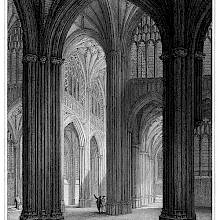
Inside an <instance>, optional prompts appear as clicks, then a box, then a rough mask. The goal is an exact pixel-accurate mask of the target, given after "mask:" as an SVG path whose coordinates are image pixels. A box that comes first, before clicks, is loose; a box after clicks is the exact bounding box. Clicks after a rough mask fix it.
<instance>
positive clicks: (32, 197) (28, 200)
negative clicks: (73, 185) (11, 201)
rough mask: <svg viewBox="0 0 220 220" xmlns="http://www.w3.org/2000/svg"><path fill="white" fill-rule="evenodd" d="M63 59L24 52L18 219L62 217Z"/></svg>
mask: <svg viewBox="0 0 220 220" xmlns="http://www.w3.org/2000/svg"><path fill="white" fill-rule="evenodd" d="M61 64H62V59H57V58H47V57H38V56H36V55H33V54H27V55H25V56H24V74H23V210H22V213H21V217H20V219H21V220H26V219H48V220H49V219H64V217H63V215H62V212H61V200H62V198H61V197H62V193H61V147H60V145H61V140H60V139H61V132H60V126H61V125H60V81H61V71H60V67H61Z"/></svg>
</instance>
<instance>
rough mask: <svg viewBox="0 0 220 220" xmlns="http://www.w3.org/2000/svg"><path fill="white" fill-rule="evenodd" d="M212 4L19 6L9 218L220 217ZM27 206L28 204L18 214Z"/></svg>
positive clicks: (12, 6)
mask: <svg viewBox="0 0 220 220" xmlns="http://www.w3.org/2000/svg"><path fill="white" fill-rule="evenodd" d="M211 11H212V5H211V1H210V0H206V1H204V0H199V1H198V0H197V1H195V0H192V1H190V2H188V1H187V2H186V1H181V0H177V1H174V0H169V1H168V0H164V1H160V0H154V1H152V0H146V1H142V0H140V1H139V0H131V1H127V0H93V1H89V0H86V1H81V0H75V1H69V0H63V1H60V0H57V1H51V0H42V1H25V0H20V1H18V0H14V1H12V0H8V59H7V60H8V72H7V76H8V77H7V79H8V80H7V82H8V84H7V88H8V100H7V104H8V111H7V112H8V115H7V117H8V135H7V137H8V144H7V153H8V158H7V161H8V163H7V170H8V176H7V177H8V178H7V181H8V196H7V198H8V199H7V203H8V208H9V209H10V208H12V207H14V206H15V205H16V208H18V209H20V210H22V212H21V216H20V219H21V220H26V219H30V220H31V219H48V220H49V219H64V213H65V209H66V208H67V207H73V208H74V207H81V208H86V207H93V206H95V205H96V204H95V198H94V194H95V195H105V196H106V198H107V203H106V213H107V214H109V215H121V214H127V213H131V212H132V209H135V208H140V207H159V208H161V214H160V216H158V219H161V220H163V219H164V220H165V219H167V220H168V219H184V220H195V219H196V213H195V207H208V208H211V207H212V193H211V192H212V143H211V140H212V68H211V67H212V66H211V65H212V53H211V51H212V49H211V44H212V36H211V35H212V26H211V21H212V14H211ZM17 203H18V204H17Z"/></svg>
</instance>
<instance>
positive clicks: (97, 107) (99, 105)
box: [90, 84, 104, 120]
mask: <svg viewBox="0 0 220 220" xmlns="http://www.w3.org/2000/svg"><path fill="white" fill-rule="evenodd" d="M90 112H91V113H92V114H93V115H95V116H96V117H98V118H100V119H101V120H104V100H103V97H102V94H101V90H100V88H99V86H98V85H97V84H94V85H93V86H92V89H91V106H90Z"/></svg>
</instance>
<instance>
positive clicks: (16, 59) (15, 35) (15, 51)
mask: <svg viewBox="0 0 220 220" xmlns="http://www.w3.org/2000/svg"><path fill="white" fill-rule="evenodd" d="M22 58H23V41H22V28H21V23H20V21H19V20H17V21H15V22H14V24H13V25H12V27H11V28H10V30H9V31H8V83H9V84H16V83H18V82H21V81H22V72H23V65H22Z"/></svg>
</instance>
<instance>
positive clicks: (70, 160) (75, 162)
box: [64, 123, 80, 206]
mask: <svg viewBox="0 0 220 220" xmlns="http://www.w3.org/2000/svg"><path fill="white" fill-rule="evenodd" d="M79 147H80V146H79V137H78V133H77V131H76V129H75V127H74V125H73V123H70V124H69V125H67V126H66V127H65V129H64V204H65V205H66V206H70V205H74V206H78V205H79V188H80V168H79V161H80V154H79Z"/></svg>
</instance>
